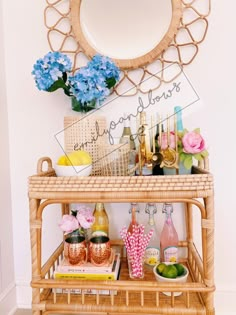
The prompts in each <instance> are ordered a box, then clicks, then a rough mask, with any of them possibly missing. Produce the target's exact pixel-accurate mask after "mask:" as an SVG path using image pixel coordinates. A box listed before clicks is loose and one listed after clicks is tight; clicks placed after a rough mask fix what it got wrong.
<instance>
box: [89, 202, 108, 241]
mask: <svg viewBox="0 0 236 315" xmlns="http://www.w3.org/2000/svg"><path fill="white" fill-rule="evenodd" d="M93 216H94V218H95V221H94V223H93V225H92V227H91V234H92V235H91V236H92V237H94V236H103V235H104V236H109V219H108V215H107V213H106V209H105V206H104V204H103V203H101V202H98V203H96V205H95V209H94V212H93Z"/></svg>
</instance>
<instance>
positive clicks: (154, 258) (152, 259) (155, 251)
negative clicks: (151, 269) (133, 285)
mask: <svg viewBox="0 0 236 315" xmlns="http://www.w3.org/2000/svg"><path fill="white" fill-rule="evenodd" d="M144 261H145V264H147V265H149V266H155V265H156V264H158V263H159V262H160V249H159V248H158V247H151V246H150V247H149V246H148V247H147V248H146V250H145V258H144Z"/></svg>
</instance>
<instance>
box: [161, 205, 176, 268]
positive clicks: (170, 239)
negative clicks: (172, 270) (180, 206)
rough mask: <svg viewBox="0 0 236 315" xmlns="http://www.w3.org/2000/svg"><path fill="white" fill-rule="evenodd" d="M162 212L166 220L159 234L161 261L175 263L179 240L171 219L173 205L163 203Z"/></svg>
mask: <svg viewBox="0 0 236 315" xmlns="http://www.w3.org/2000/svg"><path fill="white" fill-rule="evenodd" d="M162 212H163V213H165V215H166V219H165V223H164V226H163V229H162V232H161V241H160V243H161V260H162V261H164V262H177V261H178V243H179V238H178V234H177V232H176V229H175V227H174V224H173V221H172V217H171V215H172V213H173V205H172V204H171V203H165V204H164V205H163V210H162Z"/></svg>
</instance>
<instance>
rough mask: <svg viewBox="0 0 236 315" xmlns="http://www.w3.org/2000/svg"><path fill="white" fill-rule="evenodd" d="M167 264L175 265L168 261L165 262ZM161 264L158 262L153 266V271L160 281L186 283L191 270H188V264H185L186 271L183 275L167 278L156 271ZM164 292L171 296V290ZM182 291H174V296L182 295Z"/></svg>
mask: <svg viewBox="0 0 236 315" xmlns="http://www.w3.org/2000/svg"><path fill="white" fill-rule="evenodd" d="M165 264H166V265H173V263H168V262H166V263H165ZM158 265H159V264H157V265H156V266H155V267H154V268H153V273H154V275H155V278H156V280H157V281H159V282H167V283H184V282H186V281H187V278H188V275H189V271H188V268H187V267H186V266H184V265H183V264H181V265H183V267H184V273H183V275H182V276H179V277H177V278H165V277H162V276H161V275H159V273H157V271H156V267H157V266H158ZM163 294H165V295H167V296H171V292H163ZM181 294H182V292H174V296H179V295H181Z"/></svg>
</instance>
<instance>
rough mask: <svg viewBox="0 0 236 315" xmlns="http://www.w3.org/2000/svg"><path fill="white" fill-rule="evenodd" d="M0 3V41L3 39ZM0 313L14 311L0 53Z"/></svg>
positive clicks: (0, 53) (0, 57) (0, 52)
mask: <svg viewBox="0 0 236 315" xmlns="http://www.w3.org/2000/svg"><path fill="white" fill-rule="evenodd" d="M1 7H2V6H1V3H0V37H1V39H3V36H4V30H3V23H2V10H1V9H2V8H1ZM0 69H1V71H0V147H1V154H0V174H1V176H0V205H1V211H0V313H1V314H8V312H9V311H11V310H12V309H14V307H16V290H15V275H14V256H13V234H12V203H11V179H10V164H9V159H10V156H9V134H8V113H7V97H6V82H5V55H4V50H3V49H0Z"/></svg>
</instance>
